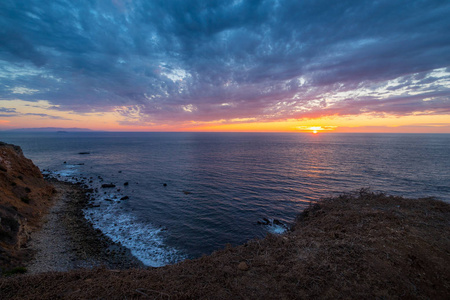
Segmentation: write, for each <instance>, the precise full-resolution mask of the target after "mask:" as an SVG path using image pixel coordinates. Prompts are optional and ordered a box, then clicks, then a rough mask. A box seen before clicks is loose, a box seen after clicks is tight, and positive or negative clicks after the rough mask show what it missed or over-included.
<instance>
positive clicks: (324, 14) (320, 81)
mask: <svg viewBox="0 0 450 300" xmlns="http://www.w3.org/2000/svg"><path fill="white" fill-rule="evenodd" d="M449 16H450V1H443V0H440V1H433V0H427V1H415V0H408V1H393V0H387V1H385V0H380V1H374V0H370V1H363V0H355V1H331V0H330V1H319V0H317V1H316V0H314V1H313V0H307V1H300V0H265V1H256V0H255V1H253V0H249V1H239V0H235V1H231V0H230V1H224V0H219V1H215V0H204V1H187V0H179V1H174V0H154V1H147V0H142V1H140V0H96V1H95V0H91V1H83V0H77V1H73V0H70V1H69V0H54V1H48V0H27V1H16V0H2V1H1V2H0V130H7V129H14V128H35V127H70V128H71V127H79V128H90V129H93V130H111V131H311V130H318V131H327V132H331V131H335V132H430V133H433V132H444V133H450V17H449ZM311 127H314V128H316V129H311Z"/></svg>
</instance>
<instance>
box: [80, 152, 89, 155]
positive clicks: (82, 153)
mask: <svg viewBox="0 0 450 300" xmlns="http://www.w3.org/2000/svg"><path fill="white" fill-rule="evenodd" d="M78 154H81V155H85V154H91V152H78Z"/></svg>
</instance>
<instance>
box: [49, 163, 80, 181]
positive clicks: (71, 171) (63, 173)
mask: <svg viewBox="0 0 450 300" xmlns="http://www.w3.org/2000/svg"><path fill="white" fill-rule="evenodd" d="M78 172H79V170H78V168H77V166H76V165H65V168H64V169H62V170H59V171H55V172H53V174H54V175H56V176H58V177H60V178H61V179H63V180H65V181H68V180H69V176H74V175H76V174H77V173H78Z"/></svg>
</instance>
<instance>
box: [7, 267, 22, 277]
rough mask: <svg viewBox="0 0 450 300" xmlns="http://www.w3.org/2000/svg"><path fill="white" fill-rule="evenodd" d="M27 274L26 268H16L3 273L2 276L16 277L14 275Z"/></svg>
mask: <svg viewBox="0 0 450 300" xmlns="http://www.w3.org/2000/svg"><path fill="white" fill-rule="evenodd" d="M26 272H27V268H25V267H16V268H14V269H11V270H8V271H4V272H3V275H4V276H12V275H16V274H25V273H26Z"/></svg>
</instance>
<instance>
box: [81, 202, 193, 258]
mask: <svg viewBox="0 0 450 300" xmlns="http://www.w3.org/2000/svg"><path fill="white" fill-rule="evenodd" d="M91 213H92V214H91ZM85 215H86V216H87V219H88V220H89V221H90V222H92V224H93V226H94V227H95V228H98V229H100V230H101V231H102V232H103V233H104V234H105V235H107V236H108V237H109V238H111V239H112V240H113V241H114V242H119V243H121V244H122V245H123V246H125V247H127V248H128V249H130V250H131V253H132V254H133V255H134V256H135V257H137V258H138V259H139V260H140V261H142V262H143V263H144V264H145V265H147V266H151V267H161V266H164V265H167V264H172V263H175V262H177V261H180V260H182V259H183V258H184V257H183V255H182V254H181V253H180V252H179V251H178V250H176V249H174V248H171V247H168V246H167V245H165V243H164V237H162V236H161V228H156V227H154V226H152V225H151V224H150V223H147V222H145V223H144V222H141V221H139V220H137V219H136V217H134V216H133V215H131V214H130V213H127V212H124V211H122V210H121V209H120V206H119V205H118V204H117V203H115V202H114V201H112V202H110V203H108V204H106V205H101V206H100V207H95V208H91V209H87V210H86V213H85Z"/></svg>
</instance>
